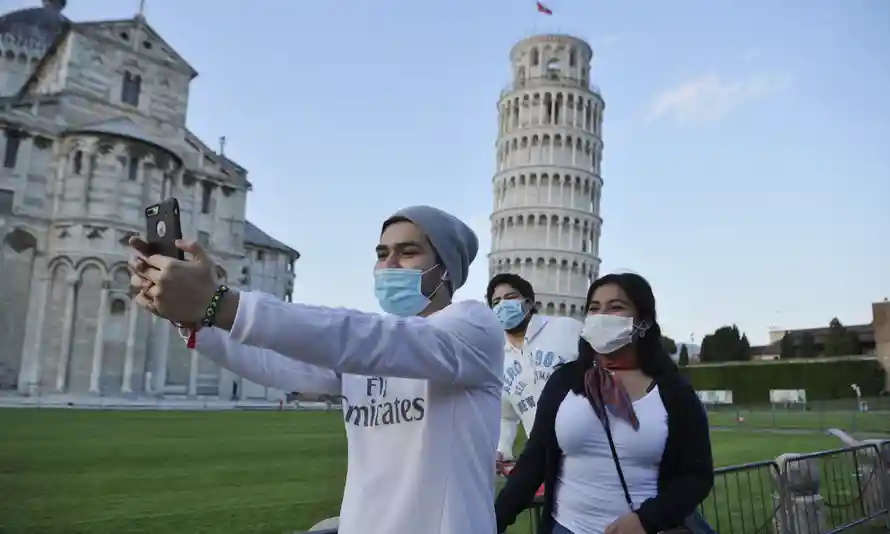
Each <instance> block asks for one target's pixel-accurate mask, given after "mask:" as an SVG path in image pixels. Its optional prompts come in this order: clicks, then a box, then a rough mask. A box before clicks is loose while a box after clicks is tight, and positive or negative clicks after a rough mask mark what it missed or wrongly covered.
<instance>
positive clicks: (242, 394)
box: [237, 376, 247, 400]
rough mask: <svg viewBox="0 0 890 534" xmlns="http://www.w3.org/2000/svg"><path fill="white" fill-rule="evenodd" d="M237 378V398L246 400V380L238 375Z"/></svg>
mask: <svg viewBox="0 0 890 534" xmlns="http://www.w3.org/2000/svg"><path fill="white" fill-rule="evenodd" d="M237 380H238V399H239V400H247V388H246V387H245V386H246V384H245V382H247V380H244V379H243V378H241V377H240V376H239V377H238V378H237Z"/></svg>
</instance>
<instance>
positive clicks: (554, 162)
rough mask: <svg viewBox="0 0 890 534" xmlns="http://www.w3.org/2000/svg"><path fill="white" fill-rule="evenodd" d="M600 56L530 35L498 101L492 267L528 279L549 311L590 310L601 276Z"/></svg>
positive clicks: (578, 45) (516, 51)
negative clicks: (593, 77) (596, 75)
mask: <svg viewBox="0 0 890 534" xmlns="http://www.w3.org/2000/svg"><path fill="white" fill-rule="evenodd" d="M592 57H593V52H592V50H591V49H590V46H589V45H588V44H587V43H585V42H584V41H582V40H581V39H578V38H575V37H570V36H567V35H538V36H535V37H530V38H528V39H524V40H522V41H520V42H519V43H518V44H516V46H514V47H513V50H512V52H511V53H510V59H511V62H512V71H513V80H512V82H511V84H510V86H509V87H508V88H507V89H505V90H504V91H503V92H502V93H501V98H500V101H499V102H498V110H499V115H498V118H499V127H498V140H497V172H496V173H495V175H494V178H493V180H492V182H493V186H494V207H493V210H492V215H491V223H492V229H491V242H492V245H491V254H489V272H490V274H491V275H492V276H494V275H495V274H497V273H502V272H510V273H516V274H519V275H520V276H522V277H523V278H525V279H527V280H529V281H530V282H531V283H532V285H533V286H534V288H535V294H536V296H537V298H538V307H539V309H540V311H541V313H544V314H545V315H569V316H577V317H580V316H583V315H584V309H585V301H584V300H585V297H586V294H587V288H588V287H589V286H590V283H591V281H592V280H594V279H595V278H596V276H597V274H598V272H599V266H600V259H599V254H598V251H599V239H600V231H601V227H602V218H601V217H600V215H599V206H600V195H601V192H602V187H603V180H602V176H601V174H600V166H601V163H602V152H603V141H602V124H603V110H604V109H605V103H604V102H603V98H602V96H601V95H600V94H599V90H598V89H597V88H596V87H595V86H593V85H591V83H590V61H591V59H592Z"/></svg>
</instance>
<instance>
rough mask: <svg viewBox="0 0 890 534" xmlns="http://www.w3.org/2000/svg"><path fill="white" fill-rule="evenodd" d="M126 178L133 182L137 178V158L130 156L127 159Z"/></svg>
mask: <svg viewBox="0 0 890 534" xmlns="http://www.w3.org/2000/svg"><path fill="white" fill-rule="evenodd" d="M127 178H128V179H129V180H130V181H131V182H135V181H136V180H138V179H139V160H138V159H136V158H134V157H130V159H129V160H128V163H127Z"/></svg>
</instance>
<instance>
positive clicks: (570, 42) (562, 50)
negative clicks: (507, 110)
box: [506, 34, 597, 92]
mask: <svg viewBox="0 0 890 534" xmlns="http://www.w3.org/2000/svg"><path fill="white" fill-rule="evenodd" d="M592 59H593V50H592V49H591V48H590V45H589V44H587V42H586V41H584V40H583V39H579V38H578V37H573V36H571V35H559V34H549V35H535V36H532V37H528V38H525V39H523V40H521V41H519V42H518V43H516V45H514V46H513V49H512V50H511V51H510V62H511V64H512V71H513V79H512V82H511V84H510V86H509V87H508V88H507V89H506V90H507V91H517V90H520V89H526V88H532V87H536V86H544V85H550V86H554V85H555V86H563V87H579V88H582V89H585V90H588V91H592V92H597V90H596V88H595V87H592V86H591V85H590V61H591V60H592Z"/></svg>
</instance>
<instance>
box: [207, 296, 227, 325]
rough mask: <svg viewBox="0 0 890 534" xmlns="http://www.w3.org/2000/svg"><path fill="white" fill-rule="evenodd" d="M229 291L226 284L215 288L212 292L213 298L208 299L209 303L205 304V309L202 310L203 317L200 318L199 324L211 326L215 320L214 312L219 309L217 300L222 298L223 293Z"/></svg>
mask: <svg viewBox="0 0 890 534" xmlns="http://www.w3.org/2000/svg"><path fill="white" fill-rule="evenodd" d="M228 291H229V288H228V287H226V286H219V287H218V288H216V292H214V293H213V298H212V299H210V304H208V305H207V311H205V312H204V318H203V319H201V324H202V325H204V326H207V327H210V326H213V322H214V321H215V320H216V312H217V311H219V302H220V301H221V300H222V297H223V295H225V294H226V293H227V292H228Z"/></svg>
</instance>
